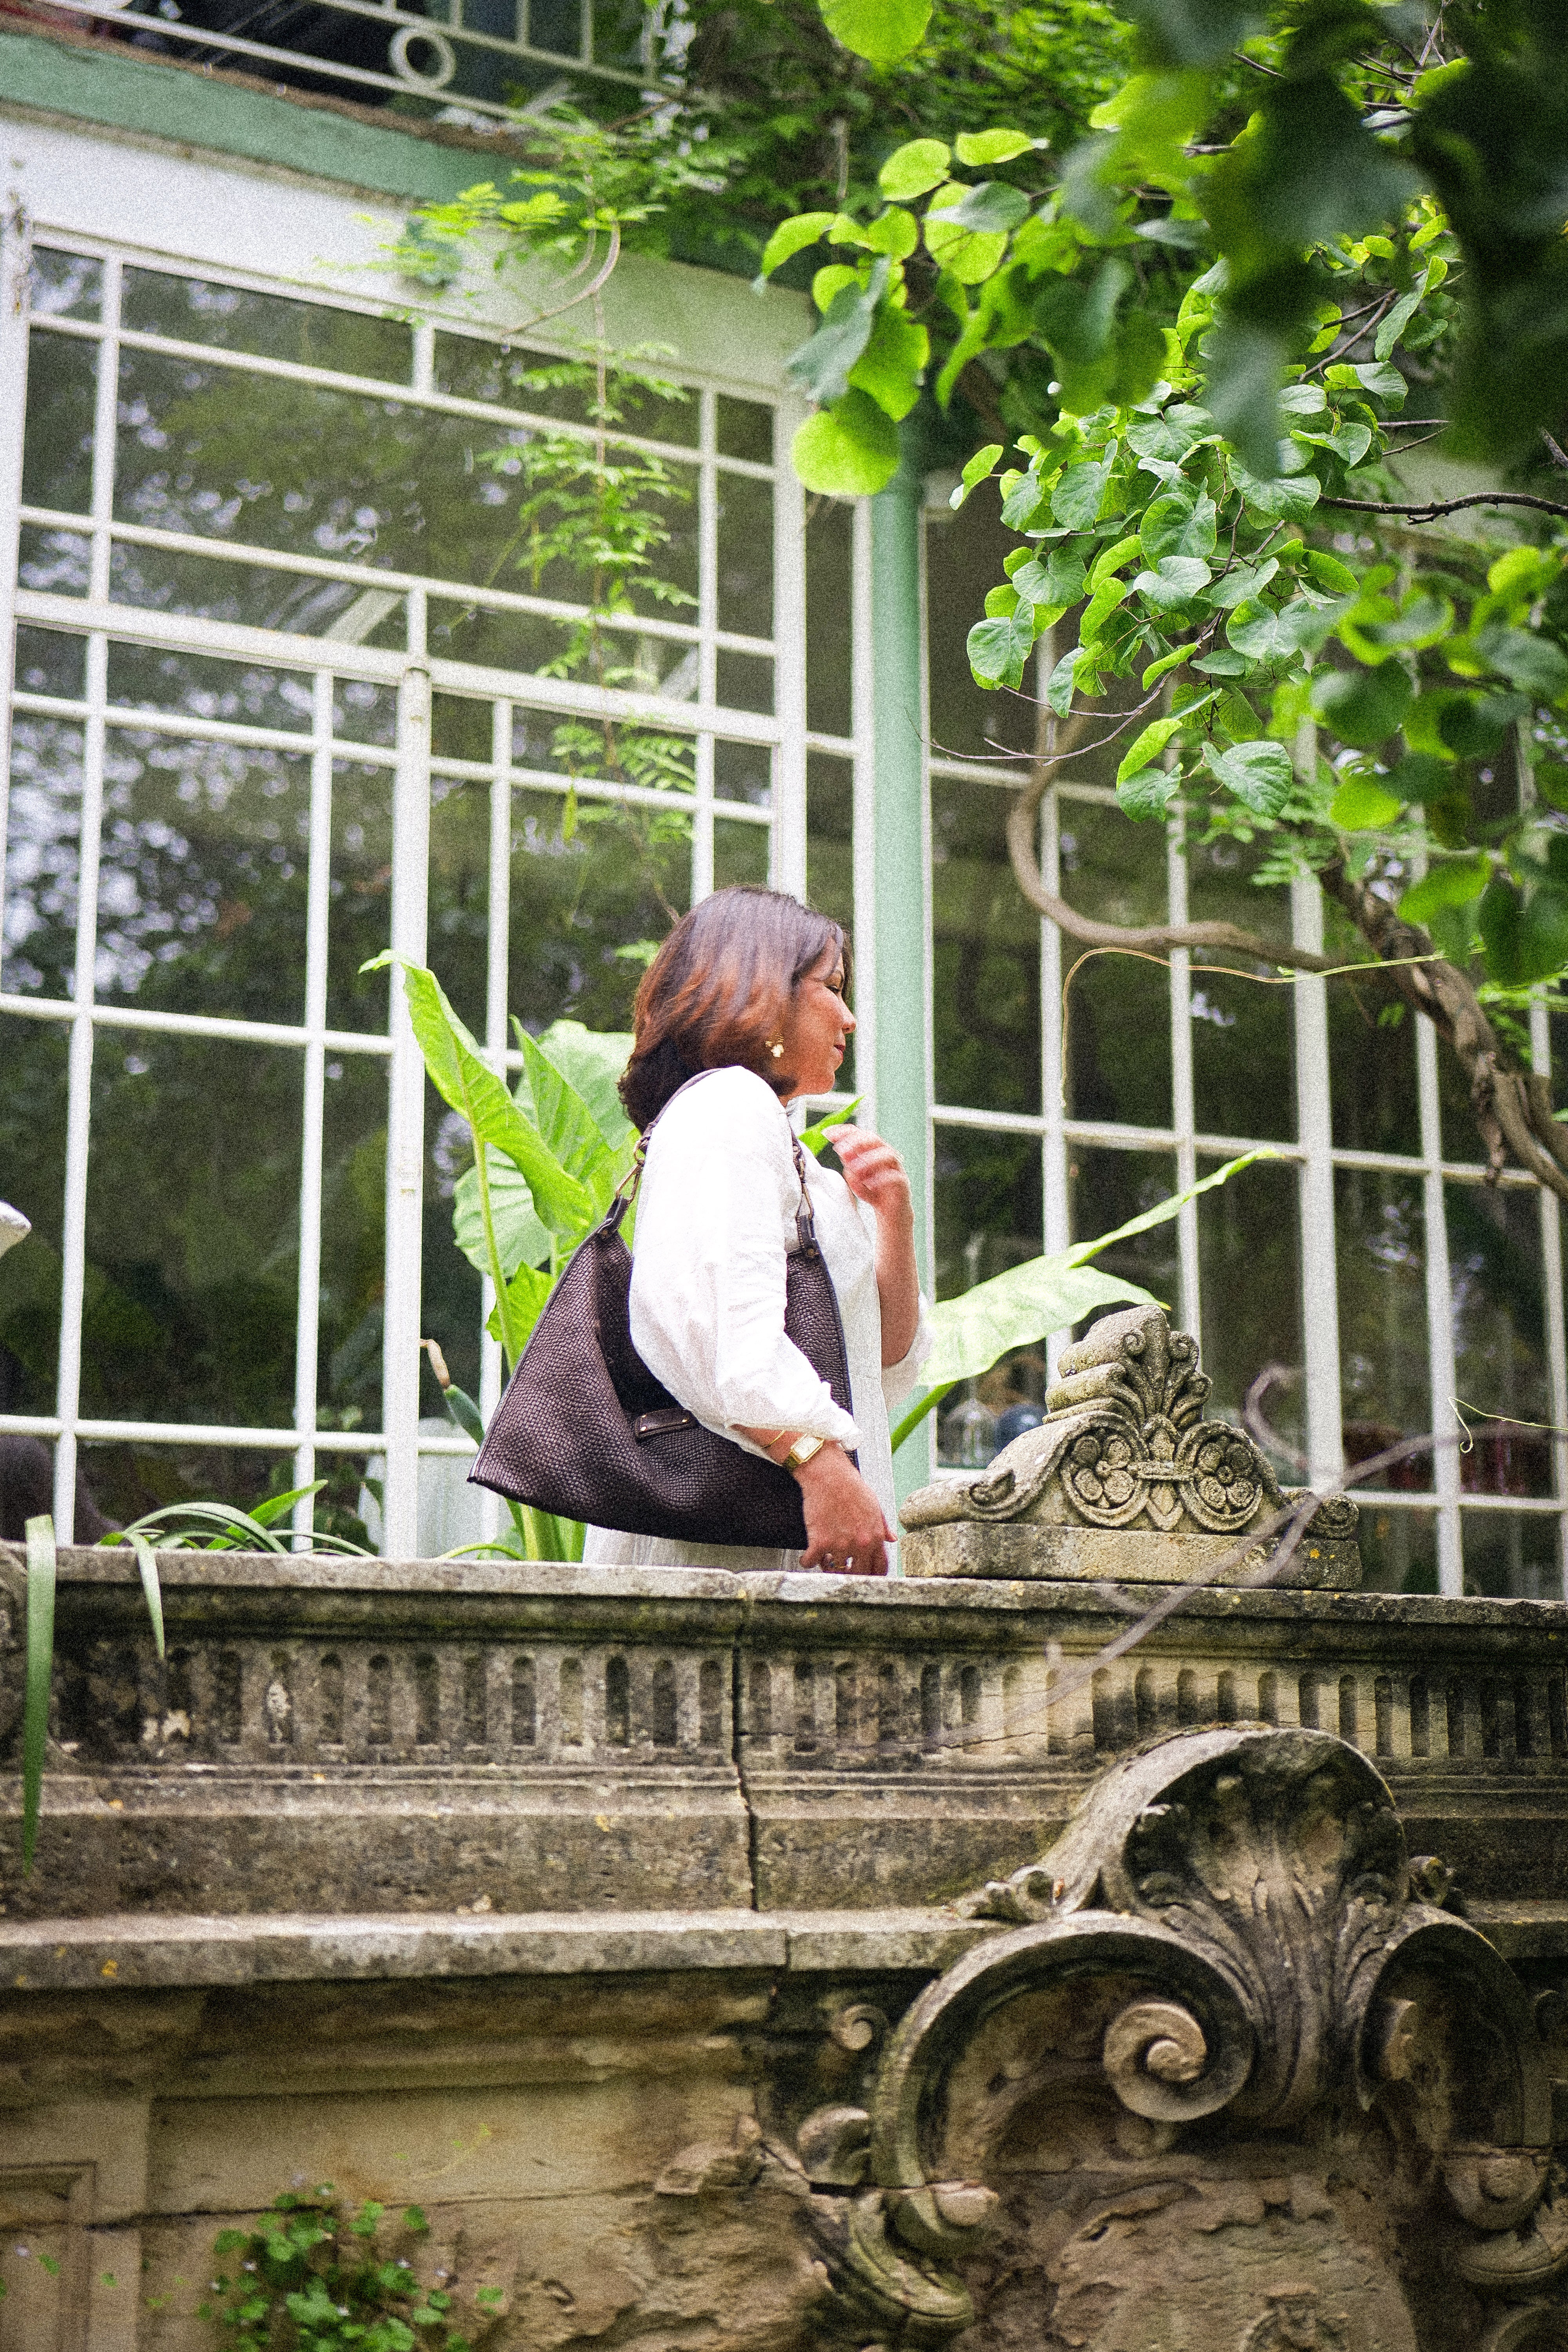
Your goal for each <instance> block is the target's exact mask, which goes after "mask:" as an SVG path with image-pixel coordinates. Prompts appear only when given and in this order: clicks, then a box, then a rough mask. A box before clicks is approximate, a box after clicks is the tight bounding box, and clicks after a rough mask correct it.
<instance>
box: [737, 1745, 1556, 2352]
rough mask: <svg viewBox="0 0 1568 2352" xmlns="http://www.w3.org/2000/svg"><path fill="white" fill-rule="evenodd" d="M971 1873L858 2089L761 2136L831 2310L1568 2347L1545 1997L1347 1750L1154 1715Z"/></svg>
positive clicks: (903, 2319)
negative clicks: (1051, 1832) (1117, 1754)
mask: <svg viewBox="0 0 1568 2352" xmlns="http://www.w3.org/2000/svg"><path fill="white" fill-rule="evenodd" d="M971 1908H972V1910H973V1912H974V1913H975V1914H976V1915H977V1916H989V1917H993V1918H995V1919H998V1920H999V1921H1002V1922H1005V1923H1009V1925H1008V1932H1005V1933H1003V1934H1000V1935H997V1936H996V1937H994V1938H993V1939H991V1940H990V1941H988V1942H985V1943H984V1944H981V1945H979V1946H977V1947H976V1948H973V1950H971V1951H970V1952H968V1953H967V1954H966V1955H965V1956H964V1957H963V1958H962V1959H960V1960H959V1961H957V1962H956V1963H955V1964H954V1965H953V1966H952V1968H950V1969H948V1970H947V1971H946V1973H945V1974H944V1975H942V1977H940V1978H939V1979H936V1980H935V1981H934V1982H933V1983H931V1984H930V1985H928V1986H927V1988H926V1989H925V1990H924V1991H923V1992H921V1994H920V1996H919V1997H918V1998H917V1999H916V2000H915V2001H914V2002H913V2004H912V2006H911V2007H910V2009H909V2011H907V2013H906V2014H905V2016H904V2018H903V2020H902V2021H901V2022H900V2024H899V2025H898V2026H897V2028H896V2029H895V2030H894V2032H892V2033H891V2035H890V2036H889V2039H888V2041H887V2042H886V2043H885V2045H884V2046H883V2047H882V2048H881V2050H880V2053H879V2055H878V2056H877V2057H876V2058H875V2060H874V2061H873V2062H872V2069H871V2073H870V2075H869V2080H868V2091H867V2093H866V2095H865V2103H864V2105H850V2104H848V2103H847V2102H846V2103H843V2104H840V2105H836V2106H834V2107H831V2108H826V2109H821V2110H818V2111H817V2112H816V2113H815V2114H812V2115H808V2116H805V2118H804V2120H803V2121H801V2122H800V2123H799V2124H798V2125H797V2126H796V2127H795V2134H794V2147H793V2149H788V2150H786V2149H784V2148H783V2147H780V2146H779V2144H778V2142H777V2140H776V2139H775V2138H773V2137H772V2136H770V2147H771V2151H772V2152H771V2156H770V2161H771V2162H772V2163H773V2166H774V2167H775V2168H782V2169H784V2170H787V2171H790V2172H792V2173H794V2174H795V2178H796V2179H797V2184H798V2190H804V2191H805V2192H806V2193H805V2195H804V2196H802V2198H801V2201H800V2204H799V2208H798V2210H799V2212H800V2218H801V2222H802V2225H803V2226H804V2227H805V2230H806V2231H807V2234H808V2237H809V2240H810V2242H811V2244H812V2247H813V2250H814V2253H815V2255H816V2259H817V2260H818V2261H819V2262H820V2263H821V2264H822V2265H823V2269H824V2272H825V2273H826V2279H827V2282H828V2290H827V2292H828V2304H827V2308H826V2312H825V2313H824V2315H823V2329H822V2333H821V2336H820V2337H819V2338H814V2340H820V2341H822V2342H824V2343H828V2344H839V2343H842V2344H843V2345H845V2346H850V2345H853V2346H856V2347H866V2346H868V2345H870V2344H877V2345H881V2346H892V2345H895V2344H896V2345H899V2346H906V2345H907V2346H910V2347H926V2352H939V2347H943V2346H945V2345H947V2344H948V2343H950V2342H952V2340H953V2339H955V2338H957V2337H960V2336H962V2338H963V2347H962V2352H1005V2347H1012V2346H1015V2345H1016V2344H1018V2343H1021V2342H1026V2343H1027V2344H1028V2345H1029V2346H1030V2347H1039V2352H1057V2347H1074V2352H1198V2347H1202V2352H1286V2347H1291V2352H1295V2347H1318V2352H1504V2347H1508V2352H1547V2347H1563V2346H1568V2294H1565V2292H1564V2288H1565V2286H1568V2180H1565V2177H1564V2174H1563V2168H1561V2167H1560V2166H1559V2164H1558V2162H1557V2160H1556V2158H1555V2155H1554V2152H1553V2149H1552V2129H1551V2085H1550V2084H1549V2082H1548V2079H1547V2074H1546V2052H1545V2047H1544V2045H1543V2043H1542V2040H1541V2036H1540V2033H1539V2032H1538V2030H1537V2026H1536V2021H1535V2017H1534V2013H1533V2010H1532V2007H1531V2001H1530V1999H1529V1997H1528V1995H1527V1994H1526V1992H1525V1990H1524V1988H1523V1987H1522V1986H1521V1983H1520V1980H1519V1979H1518V1978H1517V1977H1516V1976H1515V1975H1514V1974H1513V1972H1512V1971H1511V1970H1510V1969H1509V1968H1508V1967H1507V1966H1506V1965H1505V1964H1504V1962H1503V1961H1502V1960H1501V1958H1500V1957H1499V1955H1498V1954H1497V1953H1496V1952H1495V1951H1494V1950H1493V1948H1492V1947H1491V1946H1490V1945H1489V1943H1488V1942H1487V1941H1486V1939H1485V1938H1484V1937H1482V1936H1481V1935H1480V1934H1479V1933H1478V1932H1477V1930H1475V1929H1474V1928H1473V1927H1469V1926H1468V1924H1467V1923H1466V1922H1465V1921H1464V1920H1462V1919H1460V1918H1458V1917H1456V1916H1453V1915H1452V1914H1450V1913H1447V1912H1445V1911H1442V1910H1440V1909H1438V1908H1436V1906H1434V1905H1432V1904H1430V1903H1426V1902H1424V1901H1422V1900H1420V1899H1419V1898H1418V1896H1416V1895H1413V1894H1412V1891H1411V1887H1410V1859H1409V1856H1408V1853H1407V1852H1406V1849H1405V1839H1404V1835H1403V1833H1402V1832H1401V1829H1400V1826H1399V1822H1398V1820H1397V1818H1396V1815H1395V1813H1394V1807H1393V1804H1392V1801H1391V1799H1390V1797H1389V1794H1388V1790H1387V1789H1386V1788H1385V1787H1384V1783H1383V1782H1382V1780H1380V1779H1379V1777H1378V1775H1377V1773H1376V1771H1375V1770H1374V1769H1373V1766H1372V1765H1371V1764H1370V1763H1369V1762H1368V1761H1367V1759H1365V1758H1364V1757H1363V1756H1362V1755H1361V1754H1359V1752H1358V1751H1357V1750H1355V1749H1354V1748H1351V1747H1349V1746H1347V1745H1346V1744H1344V1743H1343V1742H1342V1741H1340V1740H1338V1739H1335V1738H1331V1737H1330V1736H1329V1735H1328V1734H1326V1733H1321V1732H1310V1731H1300V1730H1273V1729H1269V1728H1268V1727H1257V1728H1245V1729H1241V1728H1238V1729H1227V1730H1215V1731H1205V1732H1191V1733H1184V1734H1178V1735H1175V1736H1173V1737H1172V1738H1166V1739H1163V1740H1161V1741H1158V1742H1155V1743H1154V1744H1152V1746H1151V1747H1149V1748H1146V1749H1144V1750H1143V1751H1142V1753H1139V1754H1137V1755H1134V1756H1132V1757H1131V1758H1129V1759H1126V1760H1125V1761H1124V1762H1122V1763H1120V1764H1118V1765H1116V1766H1113V1767H1112V1768H1110V1769H1109V1770H1108V1771H1106V1772H1105V1773H1104V1774H1102V1775H1101V1777H1100V1780H1099V1781H1098V1782H1097V1783H1096V1785H1095V1787H1094V1789H1093V1790H1092V1791H1091V1793H1090V1795H1089V1798H1088V1799H1087V1801H1085V1804H1084V1806H1083V1807H1082V1809H1081V1811H1079V1814H1078V1815H1077V1817H1076V1818H1075V1819H1074V1821H1073V1822H1072V1823H1071V1825H1070V1826H1069V1828H1068V1831H1067V1832H1066V1833H1065V1834H1064V1835H1063V1837H1062V1838H1061V1839H1060V1840H1059V1841H1058V1843H1057V1845H1056V1846H1055V1847H1054V1848H1053V1849H1052V1850H1051V1852H1050V1853H1048V1854H1047V1855H1046V1856H1045V1857H1044V1859H1043V1860H1042V1861H1041V1862H1039V1863H1037V1864H1032V1865H1030V1866H1029V1867H1028V1868H1026V1869H1025V1870H1021V1871H1019V1872H1017V1873H1016V1874H1014V1876H1013V1877H1012V1878H1010V1879H1008V1880H1006V1881H1004V1882H1001V1883H999V1884H996V1885H992V1886H990V1887H987V1888H986V1889H985V1890H984V1893H983V1894H982V1895H979V1896H978V1897H976V1898H975V1899H974V1901H973V1905H972V1906H971ZM798 2190H797V2193H798Z"/></svg>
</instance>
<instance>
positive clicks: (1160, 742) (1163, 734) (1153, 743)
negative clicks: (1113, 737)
mask: <svg viewBox="0 0 1568 2352" xmlns="http://www.w3.org/2000/svg"><path fill="white" fill-rule="evenodd" d="M1211 699H1212V697H1211ZM1190 716H1191V714H1190V712H1187V711H1182V712H1181V713H1180V714H1179V715H1178V716H1177V717H1176V718H1174V719H1155V720H1154V722H1153V724H1152V726H1149V727H1145V728H1144V730H1143V731H1142V734H1141V735H1136V736H1134V738H1133V740H1132V744H1131V749H1130V750H1129V751H1128V753H1127V756H1126V758H1125V759H1124V760H1123V761H1122V762H1121V766H1120V767H1119V768H1118V769H1117V771H1116V781H1117V782H1118V784H1124V783H1125V782H1127V779H1128V777H1129V776H1135V775H1137V774H1138V772H1139V771H1140V770H1141V769H1143V768H1148V767H1152V765H1153V762H1154V761H1156V760H1157V759H1158V758H1159V756H1160V754H1161V752H1162V751H1163V750H1164V748H1165V746H1166V744H1167V743H1168V742H1169V741H1170V740H1171V738H1172V736H1173V735H1176V734H1179V733H1180V732H1181V730H1182V729H1183V728H1184V726H1185V725H1186V723H1187V720H1188V719H1189V717H1190Z"/></svg>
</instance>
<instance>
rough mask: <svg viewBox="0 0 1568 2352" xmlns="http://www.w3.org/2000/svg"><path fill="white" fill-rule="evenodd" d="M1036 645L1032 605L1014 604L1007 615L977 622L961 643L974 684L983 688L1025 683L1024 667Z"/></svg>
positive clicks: (1015, 685) (1013, 685) (1014, 685)
mask: <svg viewBox="0 0 1568 2352" xmlns="http://www.w3.org/2000/svg"><path fill="white" fill-rule="evenodd" d="M1034 643H1035V608H1034V606H1033V605H1032V604H1023V603H1020V604H1016V605H1015V606H1014V608H1013V611H1012V612H1011V613H1010V614H999V615H997V616H996V617H995V618H994V619H992V620H988V621H976V623H975V624H974V626H973V628H972V629H971V630H970V632H969V635H968V637H967V638H966V639H965V641H964V649H965V651H966V652H967V654H968V656H969V667H970V670H971V672H972V674H973V677H974V680H975V683H976V684H977V685H979V686H984V687H998V686H1010V687H1013V688H1018V687H1020V686H1021V685H1022V684H1023V682H1024V665H1025V663H1026V661H1027V660H1028V658H1029V655H1030V653H1031V651H1032V650H1033V647H1034Z"/></svg>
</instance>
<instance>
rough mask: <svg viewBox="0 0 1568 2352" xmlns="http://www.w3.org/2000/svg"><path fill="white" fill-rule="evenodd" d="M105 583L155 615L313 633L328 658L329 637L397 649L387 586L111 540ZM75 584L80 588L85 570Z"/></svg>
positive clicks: (398, 633) (398, 618)
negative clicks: (372, 586) (375, 586)
mask: <svg viewBox="0 0 1568 2352" xmlns="http://www.w3.org/2000/svg"><path fill="white" fill-rule="evenodd" d="M59 560H60V561H62V562H63V561H64V558H63V557H62V558H60V559H59ZM109 583H110V595H111V596H112V598H113V600H114V602H115V603H116V604H135V605H142V606H147V605H151V606H152V607H153V608H154V609H155V610H156V611H158V612H163V613H189V614H195V615H197V616H199V617H200V618H202V619H205V620H209V621H233V622H237V623H238V624H239V625H241V626H242V627H245V628H251V629H285V630H288V631H289V632H290V634H292V635H295V636H300V637H320V638H321V639H322V640H323V646H322V652H323V656H324V657H326V658H328V659H330V658H331V654H330V647H331V644H332V643H333V641H334V640H336V641H337V642H339V643H343V642H348V643H351V644H354V645H374V646H391V647H393V648H394V649H395V650H401V648H402V647H403V646H404V644H405V638H406V631H407V616H406V604H405V599H404V597H403V596H402V595H401V594H399V593H395V592H394V591H392V590H390V589H384V588H378V589H363V588H360V587H357V586H356V585H355V583H353V581H352V580H317V579H313V578H311V577H310V575H309V574H308V573H305V572H273V571H269V570H268V569H267V568H266V567H265V566H263V565H260V564H252V563H246V562H243V561H239V562H235V561H232V560H231V559H230V558H229V557H227V556H226V555H221V554H217V555H213V556H210V557H209V556H199V555H183V554H178V553H172V552H170V551H169V550H167V549H165V548H159V547H133V546H132V545H131V544H129V542H127V541H121V540H116V541H114V542H113V543H112V545H111V546H110V552H109ZM39 584H41V583H39ZM82 587H83V590H84V591H85V588H86V573H85V571H84V572H83V578H82ZM362 624H366V625H363V626H362ZM372 624H373V625H372Z"/></svg>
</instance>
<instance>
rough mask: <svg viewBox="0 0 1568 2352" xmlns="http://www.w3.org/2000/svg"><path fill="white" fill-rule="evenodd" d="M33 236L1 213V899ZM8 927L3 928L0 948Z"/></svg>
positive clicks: (16, 207) (18, 218)
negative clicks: (28, 307)
mask: <svg viewBox="0 0 1568 2352" xmlns="http://www.w3.org/2000/svg"><path fill="white" fill-rule="evenodd" d="M31 265H32V236H31V229H30V224H29V222H28V220H27V216H26V213H25V212H24V211H23V209H22V205H21V200H20V198H18V197H13V198H12V199H11V200H10V201H9V202H8V204H7V206H6V209H5V214H4V215H0V662H3V663H4V664H5V673H4V677H0V902H3V895H4V884H5V872H6V865H5V829H6V824H7V820H8V816H9V806H10V778H11V680H12V676H13V672H14V669H15V660H14V651H15V644H16V565H17V561H18V551H19V542H20V538H21V528H22V436H23V429H24V426H25V424H26V414H27V283H28V273H29V270H30V268H31ZM4 937H5V934H4V929H3V928H0V953H3V947H4Z"/></svg>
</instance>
